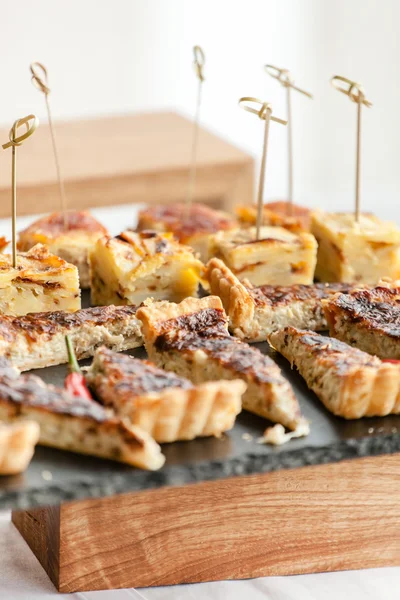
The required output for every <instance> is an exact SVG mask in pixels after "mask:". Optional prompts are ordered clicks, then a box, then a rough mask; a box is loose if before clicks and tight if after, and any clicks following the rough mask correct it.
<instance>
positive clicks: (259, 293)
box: [206, 258, 359, 342]
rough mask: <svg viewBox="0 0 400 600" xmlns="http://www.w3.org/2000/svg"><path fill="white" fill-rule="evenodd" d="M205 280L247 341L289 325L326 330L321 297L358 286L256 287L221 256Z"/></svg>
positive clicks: (211, 263)
mask: <svg viewBox="0 0 400 600" xmlns="http://www.w3.org/2000/svg"><path fill="white" fill-rule="evenodd" d="M206 279H207V280H208V282H209V284H210V291H211V293H212V294H215V295H216V296H219V297H220V298H221V300H222V304H223V305H224V308H225V311H226V313H227V315H228V317H229V329H230V331H231V332H232V333H233V334H234V335H236V336H237V337H239V338H241V339H244V340H247V341H248V342H264V341H266V340H267V339H268V336H269V335H270V334H271V333H272V332H273V331H276V330H278V329H282V328H283V327H287V326H289V325H291V326H293V327H298V328H300V329H311V330H313V331H323V330H325V329H327V328H328V324H327V322H326V318H325V314H324V311H323V307H322V300H323V299H324V298H329V297H330V296H332V295H334V294H336V293H338V292H345V291H348V290H353V289H355V287H356V286H354V285H353V284H346V283H331V284H329V283H316V284H312V285H290V286H281V285H276V286H273V285H263V286H259V287H254V286H252V285H251V283H250V282H249V281H246V280H245V281H244V282H240V281H239V279H238V278H237V277H236V276H235V275H234V274H233V273H232V271H231V270H230V269H228V267H227V266H226V265H225V264H224V263H223V262H222V261H221V260H219V259H218V258H212V259H211V260H210V261H209V262H208V264H207V269H206ZM358 287H359V286H358Z"/></svg>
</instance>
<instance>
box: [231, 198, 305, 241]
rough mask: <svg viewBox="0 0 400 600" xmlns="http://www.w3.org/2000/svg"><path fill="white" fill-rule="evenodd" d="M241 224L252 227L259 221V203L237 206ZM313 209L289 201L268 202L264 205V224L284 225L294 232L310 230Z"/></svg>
mask: <svg viewBox="0 0 400 600" xmlns="http://www.w3.org/2000/svg"><path fill="white" fill-rule="evenodd" d="M236 214H237V216H238V218H239V221H240V223H241V225H243V226H244V227H251V226H253V225H255V224H256V222H257V205H256V204H251V205H241V206H238V207H237V208H236ZM310 221H311V211H310V209H309V208H305V207H304V206H299V205H298V204H293V205H292V206H291V205H290V204H289V202H284V201H277V202H267V203H266V204H264V206H263V212H262V225H273V226H274V227H284V228H285V229H288V230H289V231H293V233H299V232H300V231H310V224H311V223H310Z"/></svg>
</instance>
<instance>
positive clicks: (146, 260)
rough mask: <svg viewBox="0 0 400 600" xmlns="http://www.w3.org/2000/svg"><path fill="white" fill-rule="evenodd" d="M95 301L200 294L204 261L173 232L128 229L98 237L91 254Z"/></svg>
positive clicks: (133, 301) (132, 301)
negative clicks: (109, 235) (173, 234)
mask: <svg viewBox="0 0 400 600" xmlns="http://www.w3.org/2000/svg"><path fill="white" fill-rule="evenodd" d="M90 264H91V278H92V281H91V290H92V303H93V304H98V305H107V304H140V303H141V302H143V300H146V299H147V298H149V297H151V298H156V299H160V300H176V301H179V300H182V298H186V296H195V295H197V291H198V287H199V283H200V278H201V275H202V271H203V264H202V263H201V262H200V261H199V260H197V258H195V256H194V254H193V250H192V249H191V248H189V247H188V246H182V245H181V244H179V243H178V242H176V241H175V240H174V239H173V237H172V234H171V233H157V232H155V231H143V232H141V233H134V232H132V231H124V232H123V233H121V235H119V236H118V237H115V238H110V237H104V238H102V239H100V240H98V242H97V244H96V246H95V249H94V250H93V252H92V253H91V255H90Z"/></svg>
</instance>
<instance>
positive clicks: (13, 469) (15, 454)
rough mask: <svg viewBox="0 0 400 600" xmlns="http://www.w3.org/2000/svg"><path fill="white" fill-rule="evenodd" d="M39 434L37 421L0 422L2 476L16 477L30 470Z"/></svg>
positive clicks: (0, 469)
mask: <svg viewBox="0 0 400 600" xmlns="http://www.w3.org/2000/svg"><path fill="white" fill-rule="evenodd" d="M39 432H40V428H39V425H38V424H37V423H36V422H35V421H23V422H21V423H2V422H0V475H16V474H18V473H23V472H24V471H25V470H26V469H27V468H28V465H29V463H30V462H31V459H32V456H33V453H34V451H35V446H36V444H37V442H38V440H39Z"/></svg>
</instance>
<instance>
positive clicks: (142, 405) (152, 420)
mask: <svg viewBox="0 0 400 600" xmlns="http://www.w3.org/2000/svg"><path fill="white" fill-rule="evenodd" d="M87 381H88V383H89V385H90V386H91V388H92V389H93V390H94V392H95V394H96V396H97V397H98V398H99V399H100V400H101V401H102V402H103V403H104V404H105V405H106V406H111V407H112V408H113V409H114V411H115V413H116V414H117V415H119V416H120V417H121V418H128V419H129V420H130V422H131V423H132V424H134V425H137V426H139V427H140V428H141V429H143V430H144V431H146V432H147V433H148V434H149V435H151V436H152V437H153V438H154V439H155V440H156V441H157V442H159V443H164V442H175V441H178V440H192V439H194V438H196V437H204V436H211V435H215V436H219V435H221V434H222V433H223V432H225V431H228V430H229V429H232V427H233V425H234V423H235V419H236V415H237V414H238V413H239V412H240V411H241V408H242V403H241V397H242V394H243V393H244V391H245V389H246V385H245V383H244V382H243V381H241V380H240V379H239V380H236V381H214V382H209V383H204V384H201V385H197V386H194V385H193V384H192V383H191V382H190V381H189V380H188V379H184V378H183V377H178V376H177V375H175V374H173V373H171V372H167V371H163V370H162V369H158V368H157V367H155V366H154V365H152V364H151V363H149V362H147V361H141V360H137V359H134V358H132V357H130V356H126V355H124V354H117V353H115V352H111V351H110V350H108V349H107V348H99V350H97V352H96V354H95V358H94V360H93V364H92V366H91V368H90V370H89V372H88V374H87Z"/></svg>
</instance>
